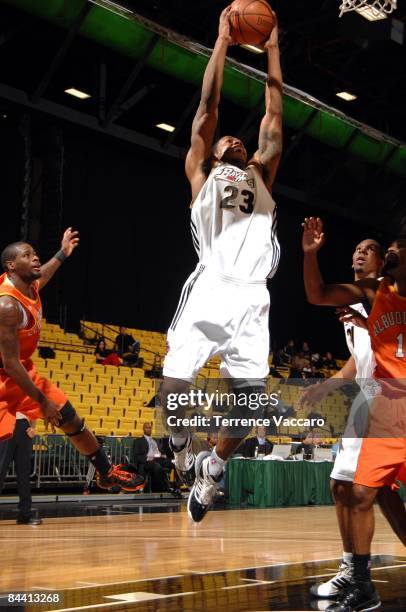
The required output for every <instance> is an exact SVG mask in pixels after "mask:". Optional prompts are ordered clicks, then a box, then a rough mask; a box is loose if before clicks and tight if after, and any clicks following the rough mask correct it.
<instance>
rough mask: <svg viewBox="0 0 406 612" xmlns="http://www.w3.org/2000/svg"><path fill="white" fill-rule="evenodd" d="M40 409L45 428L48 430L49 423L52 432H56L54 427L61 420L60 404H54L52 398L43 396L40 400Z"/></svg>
mask: <svg viewBox="0 0 406 612" xmlns="http://www.w3.org/2000/svg"><path fill="white" fill-rule="evenodd" d="M40 405H41V410H42V414H43V415H44V423H45V429H46V430H47V431H48V427H49V425H51V431H52V433H55V432H56V429H55V428H56V427H58V425H59V421H60V420H61V415H60V413H59V412H60V406H58V405H57V404H55V402H53V401H52V400H50V399H48V398H47V397H45V398H44V399H43V400H42V402H41V404H40Z"/></svg>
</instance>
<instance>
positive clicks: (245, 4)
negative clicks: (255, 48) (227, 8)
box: [230, 0, 275, 45]
mask: <svg viewBox="0 0 406 612" xmlns="http://www.w3.org/2000/svg"><path fill="white" fill-rule="evenodd" d="M230 23H231V36H232V37H233V39H234V40H235V42H236V43H238V44H240V45H247V44H250V45H260V44H263V43H264V42H265V41H266V40H267V39H268V38H269V36H270V34H271V32H272V29H273V27H274V25H275V17H274V14H273V12H272V9H271V7H270V6H269V4H268V2H266V1H265V0H235V1H234V2H233V4H232V5H231V12H230Z"/></svg>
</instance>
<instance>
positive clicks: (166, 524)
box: [0, 504, 406, 612]
mask: <svg viewBox="0 0 406 612" xmlns="http://www.w3.org/2000/svg"><path fill="white" fill-rule="evenodd" d="M150 510H151V509H150V508H148V507H142V506H139V507H136V508H135V507H134V506H130V505H124V504H123V505H122V506H118V505H117V506H113V507H109V508H106V509H105V513H104V514H102V515H100V516H86V515H85V513H84V515H83V516H74V517H69V516H67V517H63V518H48V519H45V520H44V523H43V525H41V526H39V527H30V526H21V525H19V526H17V525H16V524H15V522H14V521H10V520H4V521H2V522H1V533H0V545H1V567H2V570H1V572H0V592H1V593H2V594H3V595H4V594H7V593H10V592H20V591H25V592H33V591H36V592H41V593H57V594H58V595H59V596H60V597H59V603H57V604H47V605H35V606H28V605H26V606H25V608H20V609H35V610H36V611H38V612H40V611H41V610H81V609H85V610H209V609H211V610H311V609H321V608H320V607H316V608H314V607H312V606H313V605H314V603H313V604H312V602H311V601H310V597H309V595H308V589H309V587H310V586H311V584H313V583H314V582H316V581H323V580H325V579H327V578H326V577H327V576H332V575H334V574H335V573H336V568H337V564H338V562H339V556H340V554H341V545H340V539H339V534H338V530H337V527H336V521H335V513H334V508H333V507H330V506H323V507H300V508H281V509H267V510H255V509H252V510H248V509H247V510H221V511H212V512H210V513H209V514H208V515H207V517H206V518H205V520H204V521H203V522H202V523H201V524H198V525H195V524H192V523H191V522H190V520H189V518H188V516H187V512H186V508H185V506H184V504H179V505H176V504H174V505H173V506H169V507H168V508H167V510H169V511H167V512H162V511H160V510H161V509H157V508H155V509H153V511H152V512H150ZM376 518H377V526H376V535H375V539H374V547H373V554H374V555H379V557H378V556H377V557H375V559H374V566H375V569H374V571H373V577H374V580H376V581H377V585H376V586H377V588H378V589H379V591H380V593H381V595H382V599H383V601H384V603H383V608H382V609H383V610H402V609H406V580H405V577H406V554H405V552H406V551H405V549H404V548H403V546H402V545H401V543H400V542H399V541H398V540H397V539H396V537H395V536H394V535H393V533H392V532H391V530H390V528H389V526H388V525H387V523H386V521H385V520H384V519H383V517H382V515H381V513H380V511H379V509H378V508H377V509H376ZM2 601H3V605H6V600H4V599H3V600H2ZM16 609H18V608H15V607H13V608H10V610H16ZM323 609H324V608H323Z"/></svg>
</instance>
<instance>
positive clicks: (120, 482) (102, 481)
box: [96, 465, 145, 492]
mask: <svg viewBox="0 0 406 612" xmlns="http://www.w3.org/2000/svg"><path fill="white" fill-rule="evenodd" d="M96 482H97V485H98V486H99V487H100V488H101V489H122V490H123V491H130V492H134V491H139V490H140V489H142V488H143V486H144V483H145V479H144V478H143V477H142V476H140V475H139V474H134V472H128V471H127V470H125V469H123V468H122V466H121V465H113V466H112V467H111V469H110V471H109V472H107V474H105V475H104V476H102V475H101V474H99V473H97V474H96Z"/></svg>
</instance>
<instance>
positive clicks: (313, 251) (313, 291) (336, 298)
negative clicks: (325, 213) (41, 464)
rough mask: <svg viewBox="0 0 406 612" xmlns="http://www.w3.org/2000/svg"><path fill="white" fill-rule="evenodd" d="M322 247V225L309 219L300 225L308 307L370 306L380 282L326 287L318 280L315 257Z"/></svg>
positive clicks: (373, 281) (366, 280)
mask: <svg viewBox="0 0 406 612" xmlns="http://www.w3.org/2000/svg"><path fill="white" fill-rule="evenodd" d="M323 244H324V232H323V222H322V220H321V219H319V218H314V217H309V218H306V219H305V221H304V223H303V240H302V245H303V252H304V270H303V271H304V284H305V290H306V296H307V299H308V301H309V302H310V303H311V304H317V305H319V306H349V305H350V304H357V303H358V302H363V301H365V300H368V301H369V302H370V303H372V302H373V299H374V295H375V291H376V289H377V287H378V285H379V281H377V280H376V279H374V278H365V279H362V280H359V281H355V282H353V283H342V284H332V285H326V284H325V283H324V281H323V278H322V276H321V272H320V268H319V263H318V260H317V253H318V251H319V250H320V249H321V247H322V246H323Z"/></svg>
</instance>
